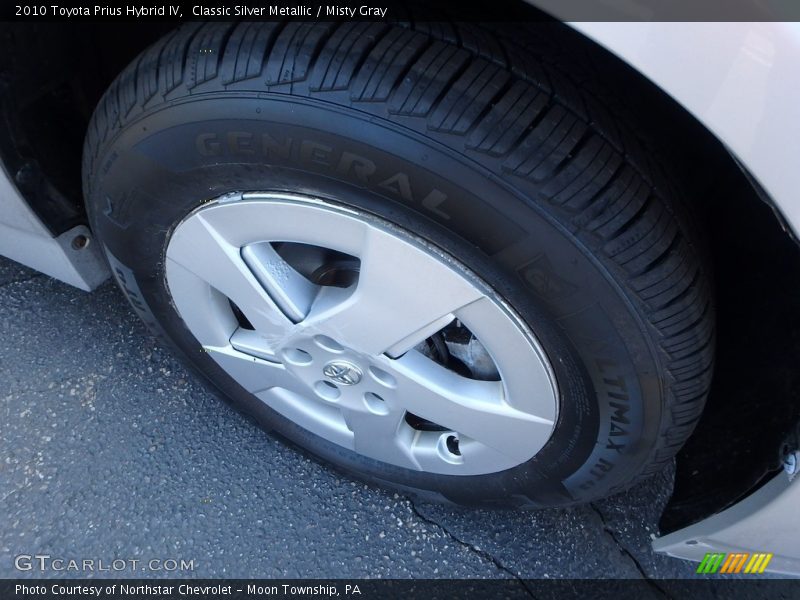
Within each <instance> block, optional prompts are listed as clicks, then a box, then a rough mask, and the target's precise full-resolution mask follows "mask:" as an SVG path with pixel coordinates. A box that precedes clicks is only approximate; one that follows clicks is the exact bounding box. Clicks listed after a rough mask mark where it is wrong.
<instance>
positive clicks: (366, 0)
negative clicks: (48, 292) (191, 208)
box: [0, 0, 800, 23]
mask: <svg viewBox="0 0 800 600" xmlns="http://www.w3.org/2000/svg"><path fill="white" fill-rule="evenodd" d="M409 18H413V19H414V20H417V21H420V20H424V21H435V20H441V19H449V20H452V19H455V20H459V21H514V22H521V21H541V20H549V19H553V18H555V19H558V20H562V21H684V22H688V21H800V2H798V1H797V0H527V1H526V0H491V1H488V0H487V1H481V0H475V1H471V2H469V1H464V0H428V1H425V2H420V1H419V0H341V1H337V0H191V1H189V2H186V1H181V0H163V1H158V0H157V1H155V2H153V1H152V0H140V1H139V2H137V1H135V0H133V1H130V2H127V3H126V2H121V3H120V2H109V1H105V2H104V1H102V0H95V1H91V0H89V1H87V0H30V1H18V2H3V3H2V4H1V5H0V20H2V21H5V22H15V21H17V22H21V21H27V22H41V21H68V22H76V23H80V22H119V21H125V22H157V21H167V22H175V23H178V22H182V21H190V20H239V19H243V20H244V19H246V20H282V19H301V20H307V21H314V20H343V19H350V20H395V21H396V20H404V19H409Z"/></svg>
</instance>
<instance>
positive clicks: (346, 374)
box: [322, 360, 364, 385]
mask: <svg viewBox="0 0 800 600" xmlns="http://www.w3.org/2000/svg"><path fill="white" fill-rule="evenodd" d="M322 374H323V375H325V377H327V378H328V379H330V380H331V381H333V382H335V383H339V384H341V385H355V384H357V383H358V382H359V381H361V378H362V377H363V376H364V374H363V373H362V372H361V369H359V368H358V367H357V366H356V365H354V364H353V363H351V362H347V361H345V360H334V361H331V362H329V363H328V364H327V365H325V366H324V367H323V368H322Z"/></svg>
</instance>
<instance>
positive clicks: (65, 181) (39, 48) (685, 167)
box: [0, 9, 800, 529]
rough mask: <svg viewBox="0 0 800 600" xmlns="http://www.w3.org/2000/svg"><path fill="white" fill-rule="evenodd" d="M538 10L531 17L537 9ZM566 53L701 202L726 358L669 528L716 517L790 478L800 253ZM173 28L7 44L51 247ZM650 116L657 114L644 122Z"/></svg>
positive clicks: (698, 151)
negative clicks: (91, 157)
mask: <svg viewBox="0 0 800 600" xmlns="http://www.w3.org/2000/svg"><path fill="white" fill-rule="evenodd" d="M531 10H532V9H531ZM546 26H548V27H558V28H561V30H562V31H561V32H560V34H559V35H561V36H563V37H562V38H561V39H562V40H563V42H564V44H565V45H569V46H574V47H575V48H578V49H579V50H580V51H581V52H583V53H589V54H591V55H592V56H596V57H597V58H598V61H597V62H598V64H599V65H600V68H602V69H604V73H603V74H604V75H608V77H609V81H610V82H611V84H612V86H613V85H616V86H624V88H622V89H625V91H626V94H625V95H626V96H628V97H631V98H634V99H636V105H637V106H639V107H640V108H641V110H639V113H640V117H639V120H642V122H643V123H644V124H645V126H646V127H647V128H648V129H649V130H651V131H650V137H652V138H653V139H655V140H657V141H658V143H659V146H660V147H661V148H662V149H663V150H664V151H665V153H666V154H667V155H668V156H669V157H670V158H671V162H672V163H674V164H675V165H676V168H677V169H678V170H679V171H680V172H679V175H680V177H681V178H682V179H683V181H684V182H685V183H686V188H687V189H689V190H691V192H692V194H691V197H692V199H693V202H692V208H693V209H694V210H695V212H696V213H697V215H698V219H699V221H700V223H701V224H702V226H703V227H704V230H705V233H706V235H707V237H708V240H709V246H710V250H711V255H712V261H713V266H714V279H715V288H716V297H717V333H718V349H717V364H716V373H715V376H714V381H713V383H712V388H711V392H710V396H709V401H708V405H707V408H706V411H705V413H704V415H703V417H702V418H701V420H700V422H699V424H698V427H697V429H696V431H695V434H694V435H693V436H692V438H691V439H690V440H689V442H688V443H687V444H686V446H685V447H684V449H683V450H682V451H681V452H680V454H679V455H678V459H677V477H676V488H675V494H674V496H673V500H672V502H671V503H670V506H669V507H668V509H667V511H666V513H665V515H664V519H663V521H662V525H663V527H664V528H665V529H674V528H676V527H678V526H681V525H683V524H686V523H687V522H690V521H693V520H697V519H698V518H701V517H703V516H705V514H708V513H711V512H715V511H717V510H719V509H721V508H723V507H724V506H726V505H728V504H730V503H732V502H734V501H736V500H737V499H739V498H740V497H742V496H743V495H744V494H746V493H748V492H749V491H750V490H752V489H753V488H754V487H755V486H757V485H758V484H759V482H760V481H762V480H763V479H764V477H765V476H767V475H768V474H769V473H771V472H774V471H775V470H776V469H778V468H780V458H781V449H782V447H783V445H784V440H786V439H787V437H788V436H789V435H790V433H791V431H792V429H793V427H794V425H795V424H796V423H797V422H798V418H800V405H798V403H797V402H795V401H794V398H793V395H792V390H797V389H800V372H798V371H796V370H795V369H793V368H792V366H793V362H794V361H793V360H792V359H791V358H787V357H796V356H798V355H800V311H797V310H796V307H797V306H798V305H800V278H799V277H798V273H800V249H799V248H798V246H797V244H796V243H795V242H794V240H792V239H791V236H790V234H789V233H788V232H787V229H786V228H785V227H784V225H783V223H782V222H781V219H780V216H779V214H778V212H777V211H776V210H775V209H774V207H772V205H771V204H770V203H769V199H768V198H767V197H766V195H765V194H763V192H761V190H759V189H758V186H757V184H755V182H754V181H753V180H752V178H751V177H749V175H748V174H747V173H746V171H745V170H744V169H743V167H741V166H740V165H738V164H737V162H736V161H735V160H734V159H733V157H731V155H730V154H729V153H728V152H727V150H726V149H725V147H724V146H723V144H722V143H721V142H720V141H719V140H718V139H716V138H715V137H714V136H713V135H712V134H711V133H710V132H709V131H708V130H706V129H705V128H704V127H703V126H702V125H701V124H700V123H699V122H698V121H697V120H696V119H694V118H693V117H692V116H691V115H690V114H689V113H688V112H687V111H686V110H685V109H683V108H682V107H681V106H680V105H678V104H677V103H676V102H675V101H674V100H672V99H671V98H670V97H668V96H667V95H666V94H665V93H663V92H662V91H661V90H659V89H658V88H657V87H656V86H655V85H653V84H652V83H650V82H649V81H648V80H647V79H645V78H644V77H643V76H642V75H640V74H639V73H637V72H636V71H634V70H633V69H632V68H630V67H629V66H627V65H626V64H625V63H623V62H622V61H621V60H619V59H618V58H616V57H615V56H613V55H611V54H610V53H609V52H608V51H606V50H605V49H603V48H601V47H600V46H599V45H596V44H594V42H591V41H589V40H588V39H586V38H584V37H582V36H581V35H580V34H578V33H577V32H574V31H572V30H569V29H568V28H567V27H565V26H561V25H557V24H553V23H548V24H546ZM169 28H170V26H169V24H162V25H160V26H158V27H150V26H148V27H142V26H141V25H136V24H108V23H104V24H102V25H95V24H81V25H74V24H70V25H68V26H65V25H61V24H52V23H49V24H19V25H15V26H14V27H7V28H5V31H4V32H3V34H2V36H0V45H2V51H3V52H4V56H5V57H6V61H5V66H4V68H3V71H2V79H1V80H0V115H2V119H3V121H4V123H5V124H6V131H7V132H9V135H7V136H3V138H2V139H0V156H2V160H3V164H4V165H5V167H6V169H7V171H8V172H9V174H10V175H11V177H12V178H13V179H14V180H15V182H16V184H17V186H18V188H19V189H20V192H21V193H22V194H23V195H24V196H25V198H26V199H27V200H28V202H29V204H30V205H31V207H32V208H33V210H34V211H35V212H36V213H37V214H38V215H39V216H40V218H41V219H42V220H43V222H44V223H45V224H46V225H47V226H48V227H49V229H50V230H51V232H52V233H53V234H54V235H57V234H59V233H62V232H63V231H65V230H67V229H69V228H71V227H73V226H75V225H77V224H82V223H83V224H85V223H86V215H85V211H84V208H83V200H82V194H81V185H80V168H81V152H82V148H83V138H84V135H85V131H86V127H87V124H88V121H89V117H90V115H91V111H92V110H93V108H94V106H95V105H96V104H97V102H98V100H99V98H100V96H101V95H102V94H103V92H104V90H105V89H106V88H107V87H108V85H109V84H110V83H111V81H112V80H113V78H114V77H115V76H116V74H117V73H118V72H119V71H121V70H122V68H123V67H124V66H125V65H126V64H127V63H129V62H130V61H131V60H133V59H134V58H135V57H136V55H137V54H138V53H139V52H141V51H142V50H143V49H144V48H145V47H147V46H148V45H149V44H150V43H152V42H153V41H155V40H156V39H158V38H159V37H160V36H161V35H163V34H164V33H166V32H167V31H168V30H169ZM645 110H646V113H645Z"/></svg>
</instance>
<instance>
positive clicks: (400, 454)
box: [342, 409, 419, 469]
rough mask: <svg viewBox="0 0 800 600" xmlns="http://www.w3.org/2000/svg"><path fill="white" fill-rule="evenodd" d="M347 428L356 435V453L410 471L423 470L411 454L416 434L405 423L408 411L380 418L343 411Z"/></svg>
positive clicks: (395, 412)
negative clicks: (405, 415)
mask: <svg viewBox="0 0 800 600" xmlns="http://www.w3.org/2000/svg"><path fill="white" fill-rule="evenodd" d="M342 414H343V415H344V420H345V422H346V423H347V427H348V428H349V429H350V431H352V432H353V450H355V451H356V452H358V453H359V454H364V455H366V456H370V457H372V458H375V459H377V460H380V461H383V462H387V463H390V464H394V465H399V466H401V467H406V468H407V469H419V464H418V463H417V461H416V459H415V458H414V456H413V454H412V452H411V443H412V442H413V437H414V431H413V430H412V429H411V428H410V427H408V426H407V425H406V423H405V421H404V420H403V416H404V414H405V412H404V411H402V410H401V411H393V412H390V413H389V414H386V415H376V414H372V413H370V412H365V411H362V410H350V409H343V410H342Z"/></svg>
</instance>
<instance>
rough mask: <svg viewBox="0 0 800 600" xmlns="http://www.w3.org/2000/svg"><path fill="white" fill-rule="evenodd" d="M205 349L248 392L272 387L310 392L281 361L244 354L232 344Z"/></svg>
mask: <svg viewBox="0 0 800 600" xmlns="http://www.w3.org/2000/svg"><path fill="white" fill-rule="evenodd" d="M203 350H205V351H206V352H208V353H209V355H210V356H211V358H213V359H214V362H216V363H217V364H218V365H219V366H220V367H222V368H223V369H224V370H225V371H226V372H227V373H228V375H230V376H231V377H233V378H234V379H235V380H236V382H237V383H238V384H239V385H241V386H242V387H243V388H244V389H246V390H247V391H248V392H251V393H253V394H257V393H259V392H262V391H264V390H268V389H271V388H282V389H287V390H291V391H293V392H297V393H301V394H306V393H308V389H307V388H306V387H305V386H303V384H302V383H301V382H300V380H299V379H297V378H296V377H295V376H294V375H292V374H291V373H290V372H289V371H287V370H286V368H285V367H284V366H283V365H282V364H280V363H276V362H271V361H268V360H263V359H261V358H258V357H255V356H250V355H249V354H244V353H242V352H239V351H238V350H236V349H234V348H233V347H232V346H204V347H203Z"/></svg>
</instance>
